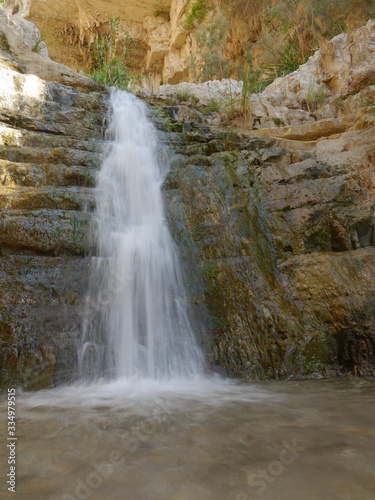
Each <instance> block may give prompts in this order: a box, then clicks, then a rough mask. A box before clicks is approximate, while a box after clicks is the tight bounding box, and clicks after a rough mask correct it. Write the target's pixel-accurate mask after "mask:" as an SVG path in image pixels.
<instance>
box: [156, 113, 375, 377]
mask: <svg viewBox="0 0 375 500" xmlns="http://www.w3.org/2000/svg"><path fill="white" fill-rule="evenodd" d="M158 113H159V115H160V116H163V118H164V120H165V119H166V118H168V119H169V121H168V122H167V123H168V125H167V129H169V130H170V131H173V132H170V133H169V141H170V146H171V148H172V149H173V151H174V152H175V156H174V157H173V162H172V170H171V172H170V174H169V176H168V178H167V182H166V183H165V193H166V200H167V206H168V217H169V220H170V225H171V227H172V229H173V233H174V235H175V238H176V240H177V241H178V242H179V244H180V248H181V247H184V246H185V248H189V246H190V254H189V251H187V250H186V252H185V254H183V262H184V265H185V274H186V276H187V277H188V281H189V286H190V293H191V296H192V302H193V303H194V304H195V307H197V308H201V309H203V310H204V309H205V308H206V310H207V311H208V320H207V325H208V330H209V331H210V334H211V338H212V340H213V348H212V347H211V349H209V351H210V353H211V360H212V362H213V363H214V364H216V365H219V366H221V367H224V369H225V370H226V372H227V373H229V374H232V375H233V374H236V375H237V376H240V377H251V378H254V377H255V378H267V377H276V378H288V377H311V376H313V377H322V376H335V375H338V374H345V373H351V374H363V375H372V374H374V373H375V351H374V343H375V279H374V276H375V275H374V273H375V176H374V166H375V164H374V163H373V156H371V153H370V152H369V151H368V149H369V147H370V151H372V150H371V146H372V143H373V130H371V129H367V130H365V131H360V130H354V131H348V132H345V133H343V134H341V135H339V136H331V137H324V138H321V139H320V140H319V141H317V142H316V143H311V142H303V141H286V140H280V139H279V140H275V139H270V138H266V137H254V136H253V135H252V134H251V133H244V132H241V133H239V132H238V131H237V132H236V131H235V130H233V129H232V130H231V129H229V130H228V129H225V128H218V127H217V126H213V125H212V124H210V122H209V117H206V116H204V115H202V114H201V113H200V112H199V111H196V112H195V116H194V115H192V114H190V115H189V114H187V113H186V111H185V109H184V107H182V110H181V109H180V105H175V106H170V105H165V107H164V108H163V109H162V110H160V111H159V112H158ZM161 123H162V122H161ZM164 127H165V125H164ZM196 263H199V268H200V276H201V279H200V280H199V279H198V276H199V272H197V268H196Z"/></svg>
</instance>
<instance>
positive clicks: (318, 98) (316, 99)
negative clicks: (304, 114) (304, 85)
mask: <svg viewBox="0 0 375 500" xmlns="http://www.w3.org/2000/svg"><path fill="white" fill-rule="evenodd" d="M326 97H327V96H326V94H325V92H324V87H322V86H317V84H316V82H314V81H311V82H310V83H309V86H308V89H307V99H306V103H307V107H308V109H309V111H310V112H311V111H315V110H316V109H318V108H319V107H320V106H321V105H322V104H323V103H324V101H325V99H326Z"/></svg>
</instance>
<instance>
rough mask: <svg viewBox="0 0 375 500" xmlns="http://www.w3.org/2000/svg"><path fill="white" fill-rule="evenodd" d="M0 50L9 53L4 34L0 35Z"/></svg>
mask: <svg viewBox="0 0 375 500" xmlns="http://www.w3.org/2000/svg"><path fill="white" fill-rule="evenodd" d="M0 50H4V51H5V52H10V47H9V43H8V40H7V38H6V36H5V34H4V33H0Z"/></svg>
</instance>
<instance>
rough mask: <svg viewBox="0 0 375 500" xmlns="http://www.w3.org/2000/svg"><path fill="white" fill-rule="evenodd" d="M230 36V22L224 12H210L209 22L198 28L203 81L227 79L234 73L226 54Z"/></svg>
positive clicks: (196, 34) (197, 37)
mask: <svg viewBox="0 0 375 500" xmlns="http://www.w3.org/2000/svg"><path fill="white" fill-rule="evenodd" d="M227 36H228V20H227V19H226V18H225V17H224V15H223V13H222V11H221V10H220V9H217V10H216V11H215V12H210V14H209V15H208V16H207V22H206V23H205V24H201V25H199V26H196V29H195V38H196V40H197V43H198V47H199V50H200V55H201V58H202V60H203V64H202V71H201V80H202V81H206V80H214V79H215V78H218V79H220V80H221V79H222V78H227V77H228V76H229V75H230V73H231V72H232V67H231V65H230V61H229V58H228V57H226V56H225V54H224V45H225V41H226V39H227Z"/></svg>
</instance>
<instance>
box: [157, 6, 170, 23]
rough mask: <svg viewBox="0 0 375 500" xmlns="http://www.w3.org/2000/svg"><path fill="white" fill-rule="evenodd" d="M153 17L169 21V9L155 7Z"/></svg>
mask: <svg viewBox="0 0 375 500" xmlns="http://www.w3.org/2000/svg"><path fill="white" fill-rule="evenodd" d="M154 17H162V18H163V19H165V20H166V21H169V20H170V16H169V9H168V8H165V7H156V8H155V10H154Z"/></svg>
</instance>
